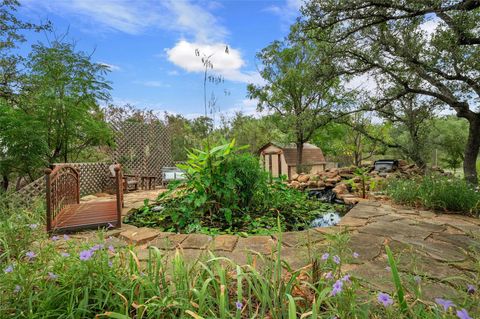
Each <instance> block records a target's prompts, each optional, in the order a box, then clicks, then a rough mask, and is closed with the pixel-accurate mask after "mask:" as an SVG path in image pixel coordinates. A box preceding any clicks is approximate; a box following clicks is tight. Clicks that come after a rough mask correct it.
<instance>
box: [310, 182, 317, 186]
mask: <svg viewBox="0 0 480 319" xmlns="http://www.w3.org/2000/svg"><path fill="white" fill-rule="evenodd" d="M308 187H317V181H308Z"/></svg>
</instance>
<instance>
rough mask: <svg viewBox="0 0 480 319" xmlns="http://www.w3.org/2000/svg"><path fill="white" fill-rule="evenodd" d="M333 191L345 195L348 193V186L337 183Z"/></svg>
mask: <svg viewBox="0 0 480 319" xmlns="http://www.w3.org/2000/svg"><path fill="white" fill-rule="evenodd" d="M333 192H334V193H335V194H337V196H338V195H343V194H346V193H348V186H347V185H346V184H344V183H340V184H337V185H336V186H335V188H334V189H333Z"/></svg>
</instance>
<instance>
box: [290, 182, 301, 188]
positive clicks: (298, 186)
mask: <svg viewBox="0 0 480 319" xmlns="http://www.w3.org/2000/svg"><path fill="white" fill-rule="evenodd" d="M290 186H291V187H293V188H295V189H299V188H300V183H299V182H298V181H292V182H291V183H290Z"/></svg>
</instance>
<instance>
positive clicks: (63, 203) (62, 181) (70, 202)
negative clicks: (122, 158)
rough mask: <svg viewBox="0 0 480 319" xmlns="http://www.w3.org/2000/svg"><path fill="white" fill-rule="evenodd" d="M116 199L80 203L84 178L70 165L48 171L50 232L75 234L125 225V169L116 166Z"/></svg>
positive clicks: (47, 197)
mask: <svg viewBox="0 0 480 319" xmlns="http://www.w3.org/2000/svg"><path fill="white" fill-rule="evenodd" d="M114 172H115V189H116V199H115V200H110V201H101V202H86V203H80V177H79V174H78V171H77V170H76V169H75V168H73V167H72V166H69V165H58V166H55V167H54V168H53V169H50V168H49V169H46V170H45V183H46V201H47V231H48V232H57V231H71V230H79V229H88V228H98V227H110V226H112V225H113V227H117V228H118V227H120V226H121V224H122V221H121V218H122V207H123V187H122V179H123V178H122V170H121V166H120V165H115V167H114Z"/></svg>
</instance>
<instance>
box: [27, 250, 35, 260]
mask: <svg viewBox="0 0 480 319" xmlns="http://www.w3.org/2000/svg"><path fill="white" fill-rule="evenodd" d="M25 256H27V258H28V260H32V259H33V258H35V257H37V255H36V254H35V253H34V252H33V251H29V252H28V253H26V254H25Z"/></svg>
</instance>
